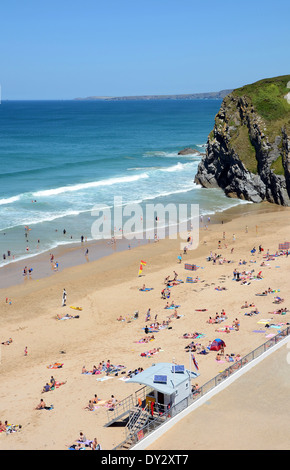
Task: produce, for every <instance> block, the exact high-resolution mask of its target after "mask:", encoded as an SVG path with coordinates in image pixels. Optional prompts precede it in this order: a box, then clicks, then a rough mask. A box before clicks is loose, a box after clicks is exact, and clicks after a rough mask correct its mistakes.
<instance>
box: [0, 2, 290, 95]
mask: <svg viewBox="0 0 290 470" xmlns="http://www.w3.org/2000/svg"><path fill="white" fill-rule="evenodd" d="M0 19H1V21H0V86H1V96H2V100H5V99H9V100H26V99H48V100H50V99H65V100H66V99H74V98H76V97H87V96H134V95H152V94H154V95H164V94H184V93H185V94H189V93H201V92H209V91H219V90H223V89H230V88H237V87H239V86H242V85H245V84H248V83H252V82H255V81H257V80H260V79H262V78H267V77H273V76H278V75H286V74H289V73H290V27H289V1H288V0H287V1H286V0H276V1H273V0H271V1H269V0H263V1H261V0H251V1H249V0H243V2H238V1H236V2H235V1H233V0H231V1H228V0H226V1H224V0H220V1H212V0H204V1H197V0H102V1H100V0H82V1H78V0H58V1H55V0H50V1H47V0H46V1H45V0H43V1H39V0H37V1H36V0H25V1H23V0H2V2H1V9H0Z"/></svg>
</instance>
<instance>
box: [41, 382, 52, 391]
mask: <svg viewBox="0 0 290 470" xmlns="http://www.w3.org/2000/svg"><path fill="white" fill-rule="evenodd" d="M50 390H51V386H50V385H49V384H48V383H46V384H45V385H44V387H43V389H42V393H45V392H50Z"/></svg>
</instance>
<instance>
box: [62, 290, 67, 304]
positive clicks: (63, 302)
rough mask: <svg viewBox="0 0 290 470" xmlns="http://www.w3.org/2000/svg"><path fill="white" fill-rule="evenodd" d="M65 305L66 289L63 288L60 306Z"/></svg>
mask: <svg viewBox="0 0 290 470" xmlns="http://www.w3.org/2000/svg"><path fill="white" fill-rule="evenodd" d="M65 305H66V290H65V289H63V293H62V306H63V307H65Z"/></svg>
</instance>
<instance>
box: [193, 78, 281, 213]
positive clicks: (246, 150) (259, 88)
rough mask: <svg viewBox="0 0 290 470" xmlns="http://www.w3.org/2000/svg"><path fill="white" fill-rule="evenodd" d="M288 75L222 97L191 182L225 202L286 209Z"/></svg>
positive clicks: (266, 80) (248, 86) (262, 81)
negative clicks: (233, 200) (220, 193)
mask: <svg viewBox="0 0 290 470" xmlns="http://www.w3.org/2000/svg"><path fill="white" fill-rule="evenodd" d="M289 88H290V75H286V76H282V77H275V78H271V79H265V80H261V81H259V82H256V83H254V84H252V85H246V86H244V87H242V88H238V89H236V90H234V91H233V92H231V93H230V94H229V95H227V96H226V97H225V98H224V100H223V102H222V105H221V108H220V110H219V112H218V114H217V115H216V117H215V124H214V128H213V130H212V132H211V133H210V135H209V137H208V142H207V149H206V155H205V156H204V157H203V158H202V160H201V162H200V164H199V167H198V171H197V174H196V176H195V182H196V183H198V184H201V185H202V186H203V187H205V188H214V187H220V188H222V189H223V190H224V192H225V194H226V195H227V196H229V197H237V198H240V199H245V200H248V201H252V202H261V201H265V200H266V201H269V202H272V203H276V204H281V205H286V206H290V158H289V147H290V99H289V96H290V93H289V91H290V90H289Z"/></svg>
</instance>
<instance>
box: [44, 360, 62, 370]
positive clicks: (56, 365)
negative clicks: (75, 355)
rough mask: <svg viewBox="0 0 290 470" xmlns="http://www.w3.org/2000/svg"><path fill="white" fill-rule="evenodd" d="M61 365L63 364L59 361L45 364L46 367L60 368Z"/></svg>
mask: <svg viewBox="0 0 290 470" xmlns="http://www.w3.org/2000/svg"><path fill="white" fill-rule="evenodd" d="M62 366H63V364H61V363H60V362H55V363H54V364H50V365H49V366H47V368H48V369H61V367H62Z"/></svg>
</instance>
